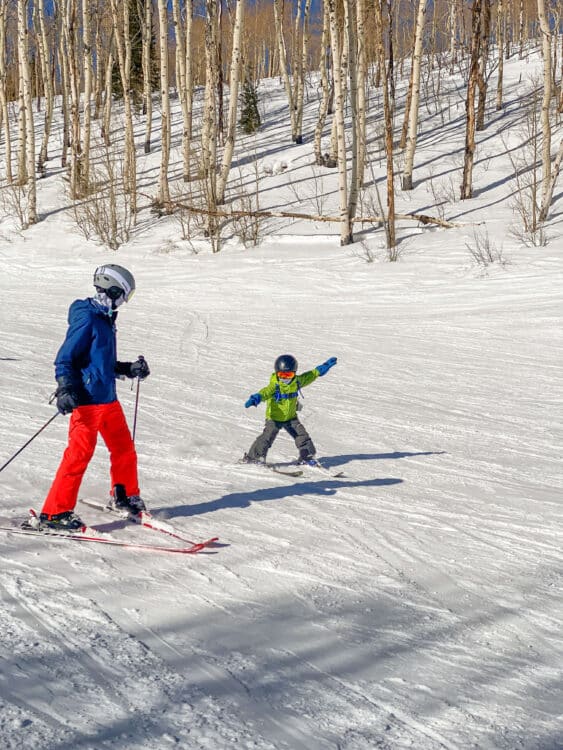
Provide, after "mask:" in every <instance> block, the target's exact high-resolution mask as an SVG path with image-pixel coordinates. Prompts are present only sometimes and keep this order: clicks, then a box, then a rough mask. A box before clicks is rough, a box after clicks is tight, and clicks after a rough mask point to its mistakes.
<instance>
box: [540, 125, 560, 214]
mask: <svg viewBox="0 0 563 750" xmlns="http://www.w3.org/2000/svg"><path fill="white" fill-rule="evenodd" d="M562 160H563V139H562V140H561V143H560V144H559V151H558V152H557V156H556V157H555V162H554V164H553V170H552V172H551V178H550V180H549V185H548V187H547V191H546V193H545V195H544V196H543V199H542V206H541V210H540V214H539V221H540V223H541V222H543V221H545V220H546V219H547V216H548V214H549V208H550V206H551V199H552V198H553V191H554V190H555V183H556V182H557V178H558V177H559V172H560V170H561V162H562Z"/></svg>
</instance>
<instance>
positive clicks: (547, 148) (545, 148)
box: [537, 0, 551, 215]
mask: <svg viewBox="0 0 563 750" xmlns="http://www.w3.org/2000/svg"><path fill="white" fill-rule="evenodd" d="M537 2H538V18H539V22H540V30H541V35H542V52H543V99H542V107H541V125H542V198H541V205H542V212H544V208H545V206H546V201H547V194H548V191H549V182H550V178H551V124H550V122H549V104H550V102H551V32H550V29H549V21H548V19H547V15H546V9H545V0H537ZM545 213H546V215H547V210H546V211H545Z"/></svg>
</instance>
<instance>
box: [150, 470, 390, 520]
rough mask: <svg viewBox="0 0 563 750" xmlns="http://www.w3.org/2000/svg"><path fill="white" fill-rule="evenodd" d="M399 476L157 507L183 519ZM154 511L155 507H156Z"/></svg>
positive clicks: (378, 484) (377, 484)
mask: <svg viewBox="0 0 563 750" xmlns="http://www.w3.org/2000/svg"><path fill="white" fill-rule="evenodd" d="M402 481H403V480H402V479H397V478H395V477H382V478H379V479H366V480H363V481H346V480H345V479H344V480H343V479H338V480H332V479H327V480H321V481H318V482H296V483H295V484H291V485H281V486H280V487H269V488H266V489H259V490H254V492H232V493H230V494H229V495H223V497H218V498H217V499H216V500H209V501H208V502H206V503H198V504H197V505H181V506H180V507H174V508H170V507H169V508H165V507H161V508H158V510H157V512H160V513H162V514H163V516H165V517H166V518H169V519H172V518H178V517H180V518H185V517H187V516H198V515H202V514H204V513H213V511H215V510H224V509H227V508H248V507H249V506H250V505H252V503H263V502H265V501H268V500H282V499H283V498H284V497H295V496H299V495H323V496H327V495H335V494H336V492H337V490H339V489H343V488H345V487H384V486H386V485H390V484H399V483H400V482H402ZM155 510H156V509H155Z"/></svg>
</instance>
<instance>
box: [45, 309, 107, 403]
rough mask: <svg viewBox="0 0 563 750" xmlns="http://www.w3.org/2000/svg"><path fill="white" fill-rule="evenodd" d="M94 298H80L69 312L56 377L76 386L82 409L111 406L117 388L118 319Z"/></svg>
mask: <svg viewBox="0 0 563 750" xmlns="http://www.w3.org/2000/svg"><path fill="white" fill-rule="evenodd" d="M116 317H117V313H115V312H114V313H113V315H111V316H110V315H108V314H107V312H106V311H105V310H104V309H102V308H101V307H100V306H99V305H98V304H96V302H95V301H94V300H93V299H92V298H90V297H89V298H87V299H77V300H75V301H74V302H73V303H72V305H71V306H70V308H69V311H68V330H67V333H66V337H65V340H64V341H63V343H62V346H61V348H60V349H59V351H58V353H57V356H56V359H55V377H56V378H57V380H58V379H59V378H64V379H65V380H67V381H70V383H72V386H73V387H74V388H75V390H76V393H77V395H78V399H79V402H80V405H81V406H85V405H91V404H109V403H111V402H112V401H115V400H116V399H117V390H116V387H115V379H116V366H117V343H116V326H115V319H116Z"/></svg>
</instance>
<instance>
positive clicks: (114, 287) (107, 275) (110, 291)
mask: <svg viewBox="0 0 563 750" xmlns="http://www.w3.org/2000/svg"><path fill="white" fill-rule="evenodd" d="M94 286H95V287H96V289H101V290H103V291H104V292H105V293H106V294H107V296H108V297H109V298H110V299H111V300H116V299H118V298H119V297H121V295H123V298H124V300H125V302H129V300H130V299H131V297H132V296H133V294H134V292H135V279H134V277H133V274H132V273H131V272H130V271H128V270H127V269H126V268H123V266H117V265H115V264H114V263H108V264H107V265H105V266H98V268H96V270H95V271H94Z"/></svg>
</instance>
